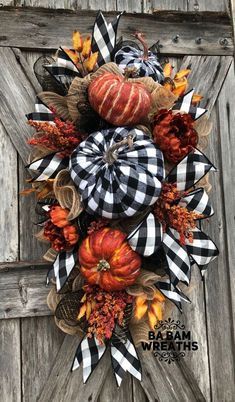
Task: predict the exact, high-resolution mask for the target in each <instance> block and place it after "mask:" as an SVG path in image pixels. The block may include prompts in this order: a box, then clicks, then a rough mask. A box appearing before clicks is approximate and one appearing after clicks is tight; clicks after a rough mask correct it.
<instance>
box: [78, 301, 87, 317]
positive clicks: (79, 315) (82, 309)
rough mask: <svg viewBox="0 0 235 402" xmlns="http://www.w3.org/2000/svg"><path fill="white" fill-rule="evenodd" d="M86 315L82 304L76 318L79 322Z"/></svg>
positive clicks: (84, 306)
mask: <svg viewBox="0 0 235 402" xmlns="http://www.w3.org/2000/svg"><path fill="white" fill-rule="evenodd" d="M85 313H86V304H85V303H84V304H83V305H82V307H81V308H80V311H79V314H78V316H77V320H80V319H81V318H82V317H83V316H84V315H85Z"/></svg>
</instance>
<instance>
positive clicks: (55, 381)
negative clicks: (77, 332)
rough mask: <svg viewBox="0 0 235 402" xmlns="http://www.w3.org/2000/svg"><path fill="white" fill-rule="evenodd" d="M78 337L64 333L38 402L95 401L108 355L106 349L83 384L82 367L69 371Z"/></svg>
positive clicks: (107, 364) (106, 365) (105, 372)
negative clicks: (86, 381)
mask: <svg viewBox="0 0 235 402" xmlns="http://www.w3.org/2000/svg"><path fill="white" fill-rule="evenodd" d="M78 344H79V338H78V337H75V336H69V335H66V336H65V338H64V342H63V344H62V346H61V348H60V350H59V352H58V355H57V356H56V359H55V362H54V365H53V368H52V371H51V373H50V375H49V377H48V380H47V382H46V384H45V386H44V388H43V390H42V393H41V395H40V397H39V398H38V402H47V401H48V402H49V401H61V402H62V401H71V402H72V401H76V402H95V401H96V400H97V398H98V396H99V393H100V390H101V388H102V385H103V383H104V380H105V378H106V376H107V373H108V371H109V370H110V368H111V367H110V365H111V363H110V355H109V352H108V351H107V352H106V353H105V355H104V356H103V357H102V359H101V360H100V362H99V364H98V366H97V367H96V369H95V372H94V373H93V374H92V375H91V377H90V378H89V381H88V383H87V384H83V380H82V368H81V367H80V368H78V369H77V370H75V371H74V372H73V373H71V372H70V369H71V365H72V362H73V358H74V355H75V352H76V349H77V347H78Z"/></svg>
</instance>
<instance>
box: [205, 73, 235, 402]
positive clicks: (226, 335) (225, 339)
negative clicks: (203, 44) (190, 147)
mask: <svg viewBox="0 0 235 402" xmlns="http://www.w3.org/2000/svg"><path fill="white" fill-rule="evenodd" d="M234 96H235V85H234V70H233V66H231V68H230V70H229V73H228V76H227V78H226V80H225V82H224V86H223V88H222V90H221V93H220V96H219V98H218V101H217V104H216V108H215V110H214V111H213V112H212V119H213V122H214V130H213V135H212V136H211V138H210V146H209V148H208V150H207V155H208V157H209V158H210V160H212V162H213V163H214V164H215V165H216V166H217V168H218V172H217V173H214V174H213V175H212V174H211V179H210V180H211V183H212V192H211V195H210V197H211V202H212V205H213V207H214V210H215V215H214V216H213V217H212V219H211V223H208V224H206V223H205V226H206V233H208V234H209V235H210V236H211V237H212V238H213V240H214V241H215V242H216V244H217V245H218V247H219V249H220V255H219V257H218V259H217V260H215V261H214V262H213V264H211V265H210V266H209V267H208V270H207V272H206V274H205V289H206V313H207V331H208V345H209V351H210V353H209V360H210V373H211V392H212V400H214V401H232V400H233V399H234V393H235V381H234V362H235V359H234V310H235V298H234V288H235V286H234V273H233V271H234V263H235V253H234V251H235V250H234V236H235V230H234V210H235V206H234V200H235V194H234V188H235V187H234V173H233V172H234V155H233V150H234V149H235V148H234V147H235V143H234V135H233V134H232V133H233V127H234V124H235V119H234V113H233V112H232V110H233V107H234V106H233V102H234Z"/></svg>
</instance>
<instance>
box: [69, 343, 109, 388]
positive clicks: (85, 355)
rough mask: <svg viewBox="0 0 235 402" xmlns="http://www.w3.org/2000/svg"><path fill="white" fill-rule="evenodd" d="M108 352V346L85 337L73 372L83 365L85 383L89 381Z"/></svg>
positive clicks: (78, 349)
mask: <svg viewBox="0 0 235 402" xmlns="http://www.w3.org/2000/svg"><path fill="white" fill-rule="evenodd" d="M105 350H106V345H103V344H99V342H98V340H97V339H96V338H95V337H92V338H88V337H87V336H85V337H84V338H83V339H82V341H81V342H80V344H79V346H78V348H77V350H76V353H75V357H74V360H73V364H72V368H71V371H74V370H76V369H77V368H78V367H80V365H81V363H82V364H83V382H84V384H85V383H86V381H87V380H88V378H89V376H90V375H91V373H92V372H93V370H94V369H95V367H96V366H97V364H98V363H99V361H100V359H101V357H102V356H103V354H104V352H105Z"/></svg>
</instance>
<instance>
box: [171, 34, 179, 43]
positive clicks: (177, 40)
mask: <svg viewBox="0 0 235 402" xmlns="http://www.w3.org/2000/svg"><path fill="white" fill-rule="evenodd" d="M179 37H180V36H179V35H175V36H174V38H173V39H172V41H173V42H174V43H177V42H179Z"/></svg>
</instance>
